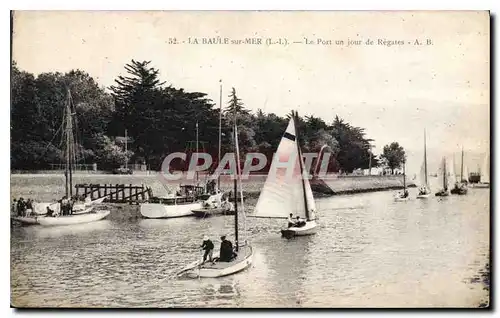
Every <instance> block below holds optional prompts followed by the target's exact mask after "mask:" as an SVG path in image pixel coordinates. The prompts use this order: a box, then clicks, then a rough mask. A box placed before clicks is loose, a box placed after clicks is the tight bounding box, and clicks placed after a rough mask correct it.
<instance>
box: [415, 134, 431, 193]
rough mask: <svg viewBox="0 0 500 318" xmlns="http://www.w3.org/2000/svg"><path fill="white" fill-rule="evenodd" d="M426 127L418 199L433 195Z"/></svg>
mask: <svg viewBox="0 0 500 318" xmlns="http://www.w3.org/2000/svg"><path fill="white" fill-rule="evenodd" d="M426 139H427V138H426V133H425V129H424V160H423V162H422V165H421V166H420V187H419V189H418V193H417V199H427V198H429V197H430V196H431V187H430V186H429V177H428V175H429V174H428V173H427V143H426Z"/></svg>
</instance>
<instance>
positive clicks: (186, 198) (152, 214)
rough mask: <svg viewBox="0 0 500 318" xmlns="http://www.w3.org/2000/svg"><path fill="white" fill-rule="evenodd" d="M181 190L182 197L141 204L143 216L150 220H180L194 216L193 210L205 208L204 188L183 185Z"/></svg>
mask: <svg viewBox="0 0 500 318" xmlns="http://www.w3.org/2000/svg"><path fill="white" fill-rule="evenodd" d="M180 188H181V191H183V193H182V195H177V194H176V195H175V196H169V197H163V198H158V197H157V198H151V199H150V200H149V202H148V203H143V204H141V205H140V207H139V209H140V212H141V215H142V216H143V217H145V218H148V219H164V218H178V217H184V216H193V215H194V214H193V212H192V210H197V209H202V208H203V197H204V196H206V194H205V193H204V191H205V188H204V187H199V186H193V185H182V186H180ZM207 199H210V197H209V198H207Z"/></svg>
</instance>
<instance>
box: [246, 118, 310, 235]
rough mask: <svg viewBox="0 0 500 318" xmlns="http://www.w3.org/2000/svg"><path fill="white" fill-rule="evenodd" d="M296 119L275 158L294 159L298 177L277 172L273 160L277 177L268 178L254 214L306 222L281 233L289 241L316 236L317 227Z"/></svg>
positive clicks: (293, 120)
mask: <svg viewBox="0 0 500 318" xmlns="http://www.w3.org/2000/svg"><path fill="white" fill-rule="evenodd" d="M296 117H297V113H296V112H294V113H293V116H292V118H290V122H289V123H288V126H287V129H286V131H285V133H284V134H283V137H282V138H281V141H280V144H279V146H278V149H277V151H276V157H277V158H280V159H281V158H283V159H281V160H282V161H284V159H285V158H287V159H289V160H293V159H290V158H295V165H294V166H293V167H294V172H297V173H296V174H295V175H294V176H288V175H286V171H283V170H277V169H276V164H277V163H276V161H274V160H273V162H272V163H271V167H270V169H269V171H276V173H275V175H271V173H270V174H268V176H267V179H266V182H265V183H264V187H263V188H262V191H261V193H260V196H259V200H258V201H257V205H256V206H255V210H254V214H253V216H254V217H259V218H282V219H286V218H287V217H288V216H289V214H294V216H298V217H300V218H301V219H304V220H305V223H306V224H305V225H304V226H301V227H298V226H292V227H289V228H284V229H282V230H281V235H282V236H284V237H286V238H291V237H294V236H304V235H312V234H315V233H316V228H317V226H318V224H317V222H316V221H315V220H316V215H315V212H316V205H315V202H314V197H313V193H312V189H311V185H310V183H309V178H308V175H307V171H305V169H304V160H303V158H302V151H301V150H300V146H299V142H298V139H297V138H298V132H297V128H296V124H295V121H296Z"/></svg>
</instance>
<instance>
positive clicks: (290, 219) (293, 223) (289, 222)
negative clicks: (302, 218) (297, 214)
mask: <svg viewBox="0 0 500 318" xmlns="http://www.w3.org/2000/svg"><path fill="white" fill-rule="evenodd" d="M294 225H295V222H294V221H293V213H290V216H289V217H288V227H289V228H290V227H292V226H294Z"/></svg>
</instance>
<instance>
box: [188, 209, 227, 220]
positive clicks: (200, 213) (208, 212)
mask: <svg viewBox="0 0 500 318" xmlns="http://www.w3.org/2000/svg"><path fill="white" fill-rule="evenodd" d="M191 212H193V214H194V215H195V216H196V217H199V218H206V217H210V216H214V215H234V213H235V212H234V210H233V211H231V210H229V209H228V208H212V209H198V210H193V211H191Z"/></svg>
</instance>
